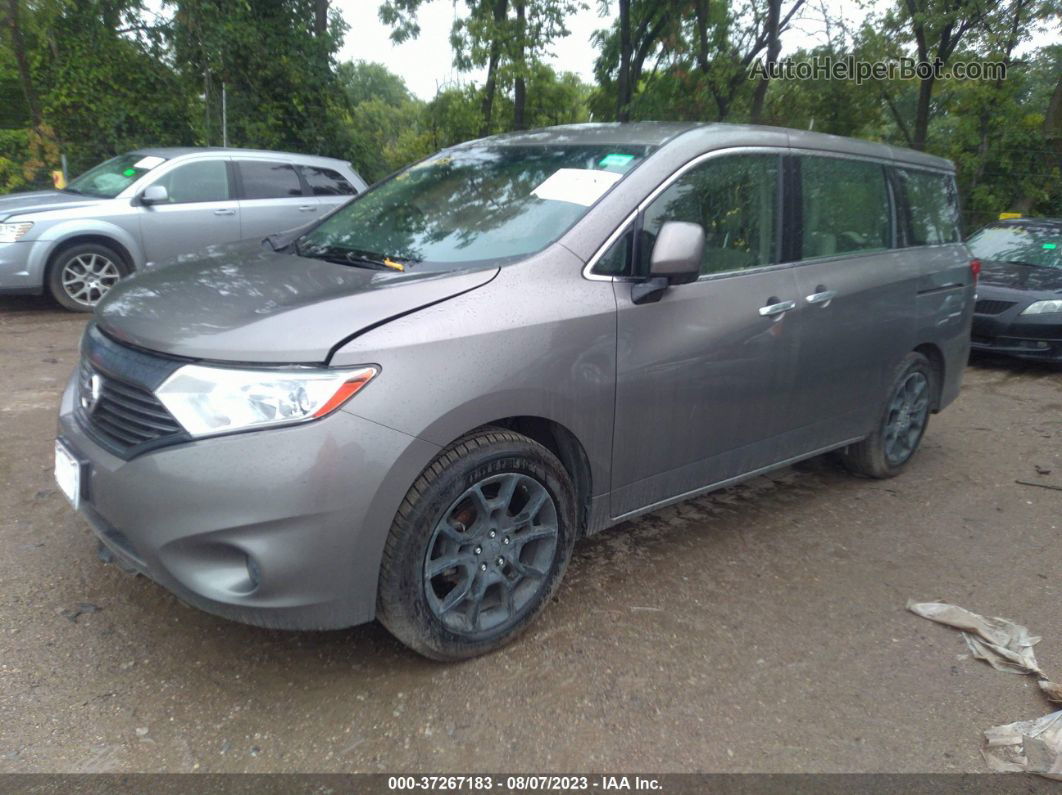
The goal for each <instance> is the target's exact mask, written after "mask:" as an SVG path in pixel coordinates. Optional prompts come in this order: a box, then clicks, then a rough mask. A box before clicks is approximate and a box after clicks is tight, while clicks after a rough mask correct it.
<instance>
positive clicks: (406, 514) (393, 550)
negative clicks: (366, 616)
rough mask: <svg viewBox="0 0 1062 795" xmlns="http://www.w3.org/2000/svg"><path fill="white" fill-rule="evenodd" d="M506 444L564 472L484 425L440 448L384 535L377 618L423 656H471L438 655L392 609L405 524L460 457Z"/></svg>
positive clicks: (515, 438) (508, 434) (519, 437)
mask: <svg viewBox="0 0 1062 795" xmlns="http://www.w3.org/2000/svg"><path fill="white" fill-rule="evenodd" d="M507 442H508V443H516V444H523V445H528V446H529V447H531V448H532V449H534V450H535V451H536V452H537V453H538V454H540V455H542V456H543V457H545V458H547V459H552V460H553V462H555V465H556V467H557V468H558V469H559V471H561V472H564V471H565V470H564V467H563V465H562V464H561V462H560V461H559V460H558V459H557V457H556V456H555V455H554V454H553V453H552V452H551V451H550V450H549V449H547V448H546V447H544V446H543V445H541V444H539V443H538V442H536V441H535V440H534V439H531V438H529V437H527V436H524V435H523V434H520V433H516V432H514V431H510V430H507V429H505V428H502V427H499V426H493V425H488V426H483V427H481V428H478V429H476V430H473V431H470V432H469V433H467V434H465V435H464V436H462V437H460V438H458V439H457V440H456V441H454V442H453V443H451V444H450V445H449V446H448V447H446V448H445V449H443V450H442V452H440V453H439V454H438V455H437V456H436V457H435V458H434V459H433V460H432V462H431V463H430V464H428V466H426V467H425V468H424V471H423V472H421V474H420V475H419V476H418V477H417V479H416V480H415V481H414V482H413V485H412V486H410V488H409V491H407V492H406V495H405V497H404V498H403V499H402V502H401V504H400V505H399V506H398V511H397V512H396V514H395V518H394V521H393V522H392V523H391V528H390V530H389V532H388V534H387V541H386V543H385V544H384V550H383V556H382V559H381V562H380V578H379V586H378V589H377V603H376V618H377V620H379V621H380V623H382V624H383V625H384V626H385V627H386V628H387V629H388V630H389V631H390V632H391V634H392V635H395V636H396V637H397V638H398V639H399V640H400V641H402V642H403V643H404V644H406V645H407V646H409V647H410V648H412V649H414V650H415V651H416V652H418V653H419V654H422V655H424V656H425V657H429V658H431V659H435V660H441V661H448V660H457V659H464V658H466V657H468V656H472V655H471V654H461V653H457V654H453V653H441V652H439V651H438V650H437V649H435V648H434V647H433V646H431V645H429V644H427V643H425V642H424V640H423V639H422V638H421V637H420V633H419V631H418V630H417V628H416V627H415V626H413V625H412V623H411V622H410V621H408V620H407V619H406V617H405V616H403V615H401V613H400V612H399V611H395V610H393V609H392V605H391V604H390V599H389V598H388V596H387V595H386V590H387V588H386V584H387V583H394V582H400V581H401V577H402V564H403V561H402V549H401V542H402V538H403V536H404V535H405V534H406V533H408V532H412V528H410V527H409V525H408V522H409V520H410V516H411V515H412V514H413V512H414V509H415V507H416V505H417V503H418V502H420V501H421V500H423V499H424V498H425V496H424V495H425V493H426V492H427V491H428V489H429V488H430V487H431V486H432V485H433V484H434V483H436V482H437V481H438V480H439V479H440V478H442V477H443V476H444V475H445V474H446V472H447V470H448V469H449V468H450V467H451V466H454V465H456V464H457V463H458V462H460V461H461V460H462V459H463V458H465V457H467V456H469V455H471V454H473V453H475V452H478V451H480V450H483V449H484V448H489V447H492V446H494V445H497V444H503V443H507ZM559 582H560V577H557V578H556V580H555V581H554V584H553V589H555V588H556V586H557V584H559ZM552 595H553V590H552V589H551V591H550V592H549V593H547V594H545V596H544V598H543V599H542V602H541V604H540V606H539V607H538V608H537V609H536V610H535V611H534V612H533V613H532V614H530V615H529V616H528V617H527V620H526V621H525V622H524V624H523V626H521V627H518V628H516V629H515V630H513V631H512V632H510V633H509V634H507V635H506V636H505V641H504V642H505V643H508V642H510V641H512V640H514V639H515V638H517V637H519V635H521V634H522V633H523V632H524V631H525V630H526V629H527V628H528V626H529V625H530V624H531V623H533V619H534V617H535V616H536V615H537V613H538V612H540V611H541V609H542V607H544V606H545V604H546V603H548V601H549V599H550V598H551V597H552ZM477 653H478V652H477Z"/></svg>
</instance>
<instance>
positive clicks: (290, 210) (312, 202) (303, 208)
mask: <svg viewBox="0 0 1062 795" xmlns="http://www.w3.org/2000/svg"><path fill="white" fill-rule="evenodd" d="M319 215H320V207H319V203H318V201H317V197H316V196H300V197H299V198H297V199H295V198H287V199H241V200H240V224H241V226H240V229H241V235H240V236H241V237H242V238H244V239H248V238H256V237H265V236H266V235H272V234H275V233H277V232H285V231H287V230H288V229H294V228H295V227H297V226H302V225H303V224H308V223H310V222H311V221H313V220H314V219H315V218H317V217H318V216H319Z"/></svg>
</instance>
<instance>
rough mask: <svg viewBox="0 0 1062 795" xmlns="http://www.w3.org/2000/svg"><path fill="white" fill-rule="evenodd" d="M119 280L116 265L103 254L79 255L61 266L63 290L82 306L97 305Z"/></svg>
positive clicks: (119, 276)
mask: <svg viewBox="0 0 1062 795" xmlns="http://www.w3.org/2000/svg"><path fill="white" fill-rule="evenodd" d="M120 278H121V272H120V271H119V270H118V265H117V264H116V263H115V262H113V261H112V260H111V259H109V258H108V257H106V256H104V255H103V254H95V253H91V252H89V253H85V254H79V255H77V256H76V257H72V258H71V259H69V260H68V261H67V262H66V264H65V265H63V271H62V284H63V290H64V292H65V293H66V294H67V295H68V296H69V297H70V299H71V300H72V301H75V302H77V303H79V304H81V305H82V306H95V305H96V304H98V303H99V301H100V299H101V298H103V296H105V295H106V294H107V293H108V292H109V291H110V289H111V288H112V287H114V285H115V284H117V283H118V280H119V279H120Z"/></svg>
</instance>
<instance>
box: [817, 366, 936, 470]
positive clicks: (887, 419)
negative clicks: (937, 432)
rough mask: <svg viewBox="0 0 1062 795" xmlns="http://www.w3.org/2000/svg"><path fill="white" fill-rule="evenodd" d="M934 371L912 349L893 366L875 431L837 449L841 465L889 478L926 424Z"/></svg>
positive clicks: (915, 445) (910, 452)
mask: <svg viewBox="0 0 1062 795" xmlns="http://www.w3.org/2000/svg"><path fill="white" fill-rule="evenodd" d="M936 380H937V379H936V373H935V372H934V370H933V366H932V365H931V364H930V363H929V360H928V359H927V358H926V357H925V356H923V355H922V354H920V353H914V352H911V353H909V354H907V356H905V357H904V359H903V361H902V362H900V364H899V366H898V367H897V368H896V371H895V374H894V375H893V378H892V382H891V384H890V386H889V391H888V396H887V398H886V400H885V405H884V407H883V408H882V412H881V416H880V418H879V419H878V423H877V426H876V427H875V429H874V432H873V433H872V434H870V436H868V437H867V438H866V439H864V440H863V441H861V442H857V443H856V444H851V445H849V446H848V447H846V448H844V449H843V450H841V451H840V454H839V456H838V457H839V459H840V461H841V463H842V465H843V466H844V467H845V468H846V469H848V470H849V471H850V472H853V473H855V474H857V475H863V476H865V477H870V478H891V477H895V476H896V475H898V474H900V472H902V471H903V470H904V467H906V466H907V462H908V461H910V460H911V458H912V457H913V456H914V454H915V451H916V450H917V449H918V445H919V443H920V442H921V441H922V436H923V435H924V434H925V432H926V426H927V425H928V424H929V413H930V409H931V407H932V405H933V401H934V397H935V395H936V390H937V383H936Z"/></svg>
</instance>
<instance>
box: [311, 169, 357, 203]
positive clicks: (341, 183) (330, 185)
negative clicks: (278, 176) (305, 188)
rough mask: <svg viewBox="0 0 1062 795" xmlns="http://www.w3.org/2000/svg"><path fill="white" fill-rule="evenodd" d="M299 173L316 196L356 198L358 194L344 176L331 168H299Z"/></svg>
mask: <svg viewBox="0 0 1062 795" xmlns="http://www.w3.org/2000/svg"><path fill="white" fill-rule="evenodd" d="M299 171H301V172H302V178H303V179H305V180H306V184H307V185H309V186H310V193H312V194H313V195H314V196H354V195H356V194H357V192H358V191H357V190H356V189H355V188H354V186H353V185H351V184H350V183H349V182H347V181H346V180H345V179H344V178H343V175H342V174H340V173H339V172H338V171H333V170H332V169H330V168H319V167H317V166H299Z"/></svg>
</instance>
